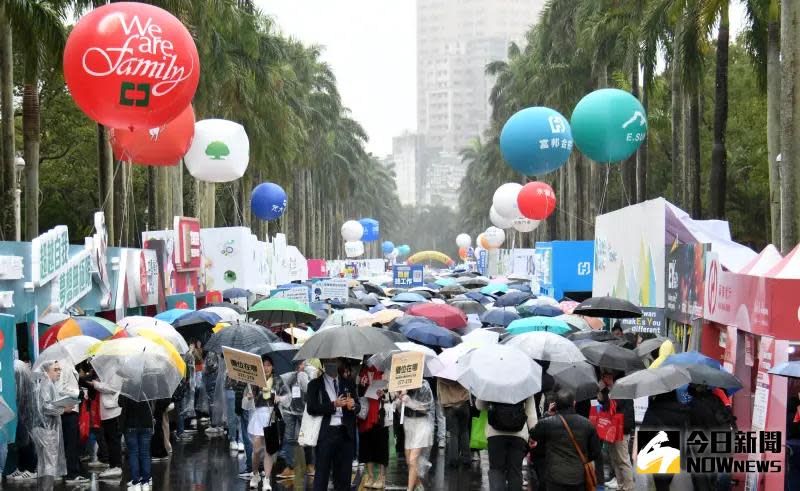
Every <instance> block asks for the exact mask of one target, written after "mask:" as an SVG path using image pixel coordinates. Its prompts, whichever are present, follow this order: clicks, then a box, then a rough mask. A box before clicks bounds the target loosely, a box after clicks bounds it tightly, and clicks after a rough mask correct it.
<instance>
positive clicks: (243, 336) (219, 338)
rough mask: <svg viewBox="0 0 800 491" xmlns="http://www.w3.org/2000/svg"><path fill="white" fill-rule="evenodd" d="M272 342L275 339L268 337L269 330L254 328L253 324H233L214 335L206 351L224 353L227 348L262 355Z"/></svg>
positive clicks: (209, 340) (208, 342)
mask: <svg viewBox="0 0 800 491" xmlns="http://www.w3.org/2000/svg"><path fill="white" fill-rule="evenodd" d="M273 336H274V335H273ZM271 342H273V338H271V337H270V336H268V335H267V330H266V329H264V328H263V327H260V326H255V327H253V325H252V324H233V325H231V326H230V327H228V328H226V329H223V330H221V331H219V332H216V333H214V334H212V335H211V337H210V338H208V341H207V342H206V345H205V346H204V349H205V350H206V351H212V352H214V353H222V347H223V346H227V347H229V348H234V349H238V350H241V351H247V352H249V353H256V354H261V353H263V352H264V350H265V349H267V348H268V347H269V344H270V343H271Z"/></svg>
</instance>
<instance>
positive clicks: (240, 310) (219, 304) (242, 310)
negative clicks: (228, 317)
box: [206, 302, 247, 314]
mask: <svg viewBox="0 0 800 491" xmlns="http://www.w3.org/2000/svg"><path fill="white" fill-rule="evenodd" d="M206 307H225V308H228V309H231V310H235V311H236V313H237V314H244V313H246V312H247V309H246V308H244V307H242V306H241V305H236V304H235V303H230V302H217V303H212V304H210V305H206Z"/></svg>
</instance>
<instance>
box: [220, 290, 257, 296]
mask: <svg viewBox="0 0 800 491" xmlns="http://www.w3.org/2000/svg"><path fill="white" fill-rule="evenodd" d="M251 295H252V293H251V292H250V290H245V289H244V288H228V289H227V290H222V298H250V296H251Z"/></svg>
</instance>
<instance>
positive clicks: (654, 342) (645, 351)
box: [633, 336, 667, 356]
mask: <svg viewBox="0 0 800 491" xmlns="http://www.w3.org/2000/svg"><path fill="white" fill-rule="evenodd" d="M666 340H667V338H663V337H661V336H658V337H655V338H651V339H645V340H644V341H642V342H641V343H640V344H639V346H637V347H636V348H635V349H634V350H633V351H635V352H636V354H637V355H639V356H647V355H649V354H650V352H651V351H655V350H657V349H659V348H660V347H661V345H662V344H664V341H666Z"/></svg>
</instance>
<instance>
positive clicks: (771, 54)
mask: <svg viewBox="0 0 800 491" xmlns="http://www.w3.org/2000/svg"><path fill="white" fill-rule="evenodd" d="M780 29H781V26H780V13H779V8H778V0H771V1H770V3H769V20H768V23H767V158H768V159H769V162H768V164H769V216H770V232H771V242H772V243H773V244H775V245H778V246H780V244H781V179H780V164H779V163H778V154H780V151H781V101H780V97H781V60H780V56H781V53H780V40H779V39H780Z"/></svg>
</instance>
